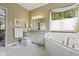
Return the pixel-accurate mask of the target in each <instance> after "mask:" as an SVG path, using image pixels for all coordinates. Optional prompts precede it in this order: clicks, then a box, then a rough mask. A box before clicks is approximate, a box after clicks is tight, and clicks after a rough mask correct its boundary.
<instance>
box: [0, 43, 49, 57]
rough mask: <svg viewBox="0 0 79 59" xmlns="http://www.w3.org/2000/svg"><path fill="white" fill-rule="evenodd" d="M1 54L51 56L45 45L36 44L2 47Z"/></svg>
mask: <svg viewBox="0 0 79 59" xmlns="http://www.w3.org/2000/svg"><path fill="white" fill-rule="evenodd" d="M0 56H49V53H48V51H47V50H46V49H45V47H42V46H38V45H35V44H31V45H27V46H24V45H19V44H18V45H15V46H10V47H0Z"/></svg>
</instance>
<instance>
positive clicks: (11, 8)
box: [0, 3, 29, 44]
mask: <svg viewBox="0 0 79 59" xmlns="http://www.w3.org/2000/svg"><path fill="white" fill-rule="evenodd" d="M0 6H3V7H5V8H7V9H8V12H7V26H8V29H7V30H8V31H7V34H8V35H7V36H8V37H7V44H11V43H14V42H17V39H14V34H13V28H14V20H15V18H20V19H21V20H22V28H23V29H24V32H26V31H27V30H28V23H29V12H28V11H27V10H26V9H24V8H22V7H21V6H19V5H17V4H14V3H9V4H6V3H5V4H0ZM25 23H26V24H27V28H25Z"/></svg>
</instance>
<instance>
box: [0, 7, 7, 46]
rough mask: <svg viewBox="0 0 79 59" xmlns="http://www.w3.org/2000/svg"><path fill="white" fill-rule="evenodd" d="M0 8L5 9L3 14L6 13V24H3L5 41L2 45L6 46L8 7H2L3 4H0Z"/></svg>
mask: <svg viewBox="0 0 79 59" xmlns="http://www.w3.org/2000/svg"><path fill="white" fill-rule="evenodd" d="M0 8H3V9H4V10H6V11H5V14H6V16H5V23H6V24H5V43H4V46H5V47H7V46H8V44H7V17H8V9H7V8H5V7H3V6H0Z"/></svg>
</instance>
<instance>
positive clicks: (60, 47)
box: [45, 36, 79, 56]
mask: <svg viewBox="0 0 79 59" xmlns="http://www.w3.org/2000/svg"><path fill="white" fill-rule="evenodd" d="M45 47H46V49H47V50H48V52H49V54H50V55H52V56H79V50H78V49H77V48H72V47H69V46H66V45H64V44H62V43H61V42H60V41H57V40H55V39H53V38H48V37H47V36H46V38H45Z"/></svg>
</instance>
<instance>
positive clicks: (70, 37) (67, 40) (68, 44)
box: [66, 36, 74, 46]
mask: <svg viewBox="0 0 79 59" xmlns="http://www.w3.org/2000/svg"><path fill="white" fill-rule="evenodd" d="M71 38H72V39H73V40H74V37H72V36H71V37H68V38H67V43H66V45H67V46H68V45H69V40H70V39H71Z"/></svg>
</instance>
